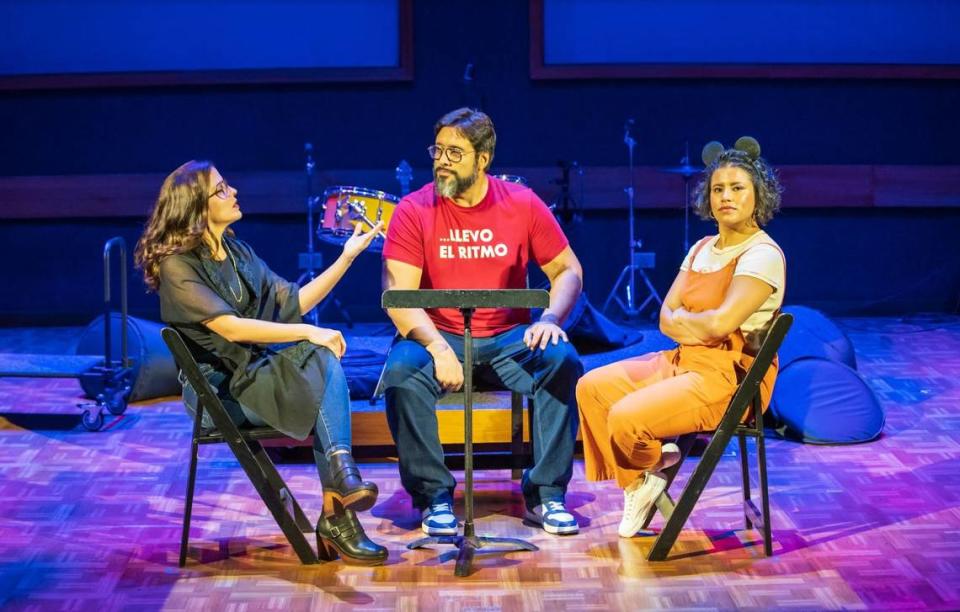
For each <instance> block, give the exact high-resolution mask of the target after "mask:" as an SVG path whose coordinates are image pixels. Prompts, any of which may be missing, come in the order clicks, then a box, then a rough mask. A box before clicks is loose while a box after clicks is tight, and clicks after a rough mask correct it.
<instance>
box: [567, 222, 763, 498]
mask: <svg viewBox="0 0 960 612" xmlns="http://www.w3.org/2000/svg"><path fill="white" fill-rule="evenodd" d="M709 240H710V237H707V238H705V239H703V240H701V241H700V243H699V244H698V245H697V246H696V248H695V249H694V252H693V257H691V258H690V261H691V262H693V260H694V259H695V258H696V256H697V253H699V252H700V249H702V248H703V247H704V246H705V245H706V244H707V242H708V241H709ZM767 244H768V243H767ZM742 256H743V254H742V253H741V255H740V256H738V257H736V258H735V259H734V260H733V261H731V262H730V263H729V264H727V265H726V266H725V267H723V268H722V269H720V270H717V271H716V272H709V273H700V272H694V271H693V270H689V271H687V283H686V286H685V287H684V288H683V293H682V294H681V296H680V301H681V304H682V305H683V308H684V309H685V310H687V311H688V312H703V311H705V310H712V309H714V308H717V307H719V306H720V305H721V304H722V303H723V300H724V296H725V295H726V293H727V289H728V288H729V286H730V283H731V281H732V280H733V273H734V271H735V270H736V267H737V261H738V260H739V259H740V257H742ZM745 344H746V343H745V341H744V338H743V333H742V332H741V331H740V330H739V329H737V330H736V331H734V332H733V333H732V334H730V336H728V337H727V338H726V339H725V340H724V341H723V342H722V343H720V344H717V345H713V346H683V345H681V346H678V347H677V348H675V349H672V350H669V351H661V352H658V353H648V354H646V355H642V356H639V357H634V358H631V359H625V360H623V361H618V362H617V363H613V364H610V365H607V366H604V367H601V368H597V369H595V370H591V371H590V372H588V373H587V374H586V375H584V376H583V377H582V378H581V379H580V382H579V383H578V384H577V405H578V407H579V409H580V426H581V429H582V435H583V455H584V459H585V464H586V465H585V467H586V477H587V479H588V480H609V479H611V478H616V480H617V484H619V485H620V487H622V488H623V487H626V486H627V485H629V484H630V483H632V482H634V481H635V480H637V479H638V478H639V477H640V475H641V474H642V473H643V472H644V471H646V470H649V469H651V468H652V467H654V466H655V465H656V464H657V462H658V461H659V460H660V447H661V440H663V439H665V438H674V437H676V436H679V435H682V434H686V433H692V432H696V431H712V430H714V429H716V427H717V425H719V424H720V419H721V417H722V416H723V413H724V412H725V410H726V408H727V405H728V404H729V403H730V399H731V398H732V397H733V393H734V391H736V388H737V384H738V381H737V372H736V369H735V368H736V366H738V365H739V366H741V367H742V368H744V369H747V368H749V367H750V364H751V363H752V362H753V357H752V356H751V355H748V354H747V353H745V352H744V347H745ZM776 376H777V362H776V360H774V363H773V364H772V365H771V367H770V369H769V371H767V374H766V376H765V377H764V379H763V381H762V383H761V384H760V396H761V399H762V403H763V409H764V410H766V409H767V405H768V404H769V403H770V395H771V393H772V392H773V383H774V380H775V379H776Z"/></svg>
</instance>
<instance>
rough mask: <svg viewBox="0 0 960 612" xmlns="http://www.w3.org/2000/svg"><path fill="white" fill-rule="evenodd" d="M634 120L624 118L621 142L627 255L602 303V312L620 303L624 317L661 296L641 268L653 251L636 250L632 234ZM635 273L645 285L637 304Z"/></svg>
mask: <svg viewBox="0 0 960 612" xmlns="http://www.w3.org/2000/svg"><path fill="white" fill-rule="evenodd" d="M633 124H634V120H633V119H627V121H626V123H625V124H624V126H623V143H624V144H625V145H627V159H628V168H629V174H630V186H629V187H627V188H626V189H624V192H626V194H627V224H628V226H629V227H628V238H627V240H628V247H627V249H628V257H627V265H626V266H624V267H623V270H621V271H620V276H619V277H617V282H615V283H614V284H613V288H612V289H610V294H609V295H607V299H606V300H605V301H604V303H603V308H602V309H601V310H602V312H606V311H607V309H608V308H609V307H610V304H611V303H612V302H616V304H617V305H618V306H619V307H620V310H621V311H622V312H623V314H624V315H626V316H627V317H628V318H632V317H636V316H639V315H640V313H641V312H643V309H644V308H646V306H647V304H649V303H650V302H651V301H654V300H655V301H656V302H657V303H658V304H663V300H662V299H661V298H660V295H659V294H658V293H657V290H656V288H655V287H654V286H653V283H652V282H650V277H648V276H647V273H646V272H645V268H653V266H654V262H655V257H656V254H655V253H649V252H648V253H642V252H640V247H641V246H642V241H640V240H637V238H636V234H635V222H634V205H635V193H636V192H635V183H636V181H635V177H634V163H633V149H634V147H635V146H636V145H637V141H636V140H634V138H633V136H631V134H630V129H631V128H632V127H633ZM637 275H639V276H640V278H641V279H643V282H644V284H645V285H646V287H647V291H648V295H647V297H646V298H645V299H644V300H643V302H641V303H640V305H639V306H637V305H636V297H637V294H636V278H637ZM624 280H626V281H627V282H626V285H624V298H625V300H621V299H620V296H619V295H617V292H618V290H619V289H620V285H621V284H623V281H624Z"/></svg>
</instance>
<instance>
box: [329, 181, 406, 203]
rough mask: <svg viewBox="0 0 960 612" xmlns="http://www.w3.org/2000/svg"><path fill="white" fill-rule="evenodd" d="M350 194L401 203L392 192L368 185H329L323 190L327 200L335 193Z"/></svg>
mask: <svg viewBox="0 0 960 612" xmlns="http://www.w3.org/2000/svg"><path fill="white" fill-rule="evenodd" d="M344 193H345V194H348V195H359V196H366V197H368V198H376V199H377V200H382V201H385V202H393V203H394V204H399V203H400V198H398V197H397V196H395V195H393V194H392V193H387V192H386V191H381V190H379V189H367V188H366V187H357V186H355V185H335V186H333V187H328V188H327V189H325V190H324V191H323V199H324V200H327V199H329V198H330V196H332V195H335V194H344Z"/></svg>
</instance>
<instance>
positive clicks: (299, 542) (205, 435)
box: [161, 327, 317, 567]
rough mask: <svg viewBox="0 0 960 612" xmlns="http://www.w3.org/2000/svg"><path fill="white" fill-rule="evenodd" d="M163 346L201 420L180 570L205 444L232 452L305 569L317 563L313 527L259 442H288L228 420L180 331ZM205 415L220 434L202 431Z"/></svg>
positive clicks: (168, 331)
mask: <svg viewBox="0 0 960 612" xmlns="http://www.w3.org/2000/svg"><path fill="white" fill-rule="evenodd" d="M161 334H162V336H163V340H164V342H166V343H167V346H168V347H169V348H170V352H171V353H173V358H174V360H175V361H176V362H177V366H178V367H179V368H180V370H181V372H183V375H184V376H186V377H187V381H188V382H189V383H190V385H191V386H192V387H193V388H194V390H196V392H197V398H198V401H197V414H196V417H195V418H194V423H193V440H192V443H191V448H190V472H189V474H188V476H187V498H186V503H185V505H184V508H183V537H182V539H181V540H180V567H183V566H184V565H186V562H187V546H188V539H189V536H190V515H191V512H192V509H193V490H194V486H195V484H196V479H197V450H198V448H199V446H200V445H201V444H220V443H224V442H226V443H227V445H229V447H230V450H231V451H233V454H234V456H235V457H236V458H237V461H239V462H240V466H241V467H242V468H243V471H244V472H246V474H247V478H249V479H250V482H251V483H252V484H253V486H254V488H255V489H256V490H257V493H259V494H260V498H261V499H263V503H264V504H266V506H267V508H268V509H269V510H270V513H271V514H272V515H273V518H274V520H276V521H277V525H279V526H280V529H281V530H282V531H283V535H285V536H286V538H287V540H288V541H289V542H290V545H291V546H293V549H294V551H296V553H297V556H298V557H300V562H301V563H303V564H304V565H309V564H313V563H317V554H316V552H314V550H313V547H312V546H311V545H310V543H309V542H308V541H307V538H306V537H304V535H303V534H304V533H313V530H314V526H313V525H312V524H311V523H310V520H309V519H308V518H307V517H306V515H305V514H304V513H303V510H302V509H301V508H300V504H298V503H297V500H296V498H294V496H293V493H292V492H291V491H290V489H289V488H288V487H287V485H286V483H285V482H284V481H283V478H281V477H280V474H279V473H278V472H277V468H276V467H275V466H274V465H273V462H272V461H270V457H268V456H267V453H266V452H265V451H264V449H263V445H261V444H260V442H259V441H260V440H265V439H270V438H286V437H287V436H286V435H284V434H282V433H280V432H279V431H277V430H276V429H273V428H272V427H254V428H249V429H248V428H243V429H241V428H239V427H237V426H236V425H235V424H234V422H233V421H232V420H230V416H229V415H228V414H227V411H226V409H225V408H224V407H223V403H222V402H221V401H220V398H219V397H217V393H216V390H215V389H213V387H212V386H211V385H210V384H209V383H208V382H207V379H206V377H204V375H203V373H201V372H200V367H199V366H198V365H197V362H196V361H195V360H194V358H193V355H191V354H190V351H189V350H188V349H187V346H186V344H185V343H184V342H183V338H181V337H180V334H179V333H177V331H176V330H174V329H172V328H170V327H165V328H164V329H163V331H162V332H161ZM204 411H206V412H207V413H209V414H210V417H211V418H212V419H213V423H214V426H215V427H216V429H215V430H214V431H210V432H204V430H203V425H202V422H203V414H204Z"/></svg>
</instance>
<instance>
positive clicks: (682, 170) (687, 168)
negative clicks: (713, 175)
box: [660, 164, 703, 178]
mask: <svg viewBox="0 0 960 612" xmlns="http://www.w3.org/2000/svg"><path fill="white" fill-rule="evenodd" d="M702 170H703V168H702V167H700V166H691V165H690V164H684V165H682V166H670V167H669V168H660V172H666V173H667V174H679V175H682V176H685V177H687V178H689V177H691V176H693V175H694V174H700V172H701V171H702Z"/></svg>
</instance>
